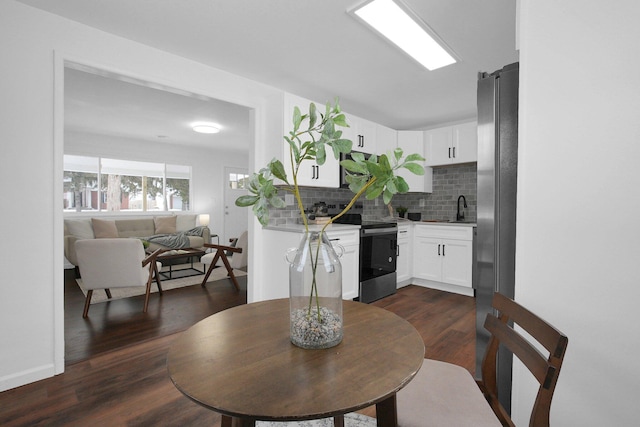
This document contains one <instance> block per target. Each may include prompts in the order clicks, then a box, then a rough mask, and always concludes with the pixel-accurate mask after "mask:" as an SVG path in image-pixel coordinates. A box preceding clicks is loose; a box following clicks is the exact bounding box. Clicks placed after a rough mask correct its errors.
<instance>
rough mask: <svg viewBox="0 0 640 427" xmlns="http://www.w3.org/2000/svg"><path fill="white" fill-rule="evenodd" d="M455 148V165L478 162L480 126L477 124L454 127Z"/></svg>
mask: <svg viewBox="0 0 640 427" xmlns="http://www.w3.org/2000/svg"><path fill="white" fill-rule="evenodd" d="M453 147H454V156H453V159H452V160H453V163H469V162H477V161H478V126H477V124H476V122H470V123H463V124H460V125H456V126H454V129H453Z"/></svg>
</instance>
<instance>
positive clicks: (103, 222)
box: [64, 214, 211, 266]
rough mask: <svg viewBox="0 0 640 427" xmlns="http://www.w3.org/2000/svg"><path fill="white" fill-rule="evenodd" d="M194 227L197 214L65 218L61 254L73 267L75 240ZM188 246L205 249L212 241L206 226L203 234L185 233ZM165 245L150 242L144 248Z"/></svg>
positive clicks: (142, 235)
mask: <svg viewBox="0 0 640 427" xmlns="http://www.w3.org/2000/svg"><path fill="white" fill-rule="evenodd" d="M195 227H196V215H190V214H183V215H164V216H155V217H145V218H126V219H125V218H123V219H111V218H109V219H107V218H77V219H75V218H69V219H65V220H64V256H65V257H66V258H67V260H69V262H70V263H71V264H73V265H75V266H77V265H78V257H77V255H76V247H75V242H76V240H81V239H96V238H114V237H122V238H129V237H138V238H144V237H150V236H154V235H158V234H176V233H180V232H186V231H189V230H193V229H194V228H195ZM187 238H188V239H189V247H191V248H198V249H201V248H204V244H205V243H211V232H210V230H209V228H207V227H203V228H202V236H198V235H194V236H191V235H190V236H187ZM159 248H167V247H166V246H162V245H159V244H157V243H153V242H151V243H150V244H149V247H148V249H147V251H151V252H153V251H155V250H156V249H159Z"/></svg>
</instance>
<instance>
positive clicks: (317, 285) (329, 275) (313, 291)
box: [287, 231, 344, 349]
mask: <svg viewBox="0 0 640 427" xmlns="http://www.w3.org/2000/svg"><path fill="white" fill-rule="evenodd" d="M336 249H337V250H338V253H336ZM343 253H344V248H342V246H340V245H335V246H334V245H332V244H331V242H330V241H329V239H328V238H327V235H326V233H321V232H318V231H310V232H308V233H303V236H302V239H301V241H300V244H299V245H298V247H297V248H292V249H289V251H288V252H287V261H288V262H289V300H290V316H291V317H290V322H291V323H290V326H291V330H290V332H291V342H292V343H293V344H294V345H296V346H298V347H301V348H307V349H321V348H330V347H334V346H336V345H338V344H340V342H341V341H342V334H343V324H342V265H341V264H340V257H341V256H342V254H343Z"/></svg>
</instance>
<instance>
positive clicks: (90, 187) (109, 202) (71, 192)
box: [63, 155, 191, 212]
mask: <svg viewBox="0 0 640 427" xmlns="http://www.w3.org/2000/svg"><path fill="white" fill-rule="evenodd" d="M63 181H64V196H63V197H64V210H65V211H66V212H74V211H75V212H81V211H89V210H91V211H111V212H122V211H133V212H147V211H187V210H189V209H190V205H189V200H190V191H191V167H190V166H183V165H169V164H165V163H152V162H138V161H133V160H118V159H107V158H98V157H84V156H73V155H65V156H64V180H63ZM98 183H99V185H98Z"/></svg>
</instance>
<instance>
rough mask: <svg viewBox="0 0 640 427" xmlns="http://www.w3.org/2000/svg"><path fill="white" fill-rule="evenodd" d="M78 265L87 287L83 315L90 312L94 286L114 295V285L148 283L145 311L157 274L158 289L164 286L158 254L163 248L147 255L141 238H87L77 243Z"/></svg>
mask: <svg viewBox="0 0 640 427" xmlns="http://www.w3.org/2000/svg"><path fill="white" fill-rule="evenodd" d="M75 246H76V254H77V257H78V267H79V269H80V275H81V277H82V286H83V287H84V289H86V290H87V299H86V300H85V304H84V311H83V313H82V317H85V318H86V317H87V316H88V314H89V305H90V304H91V297H92V296H93V290H94V289H104V290H105V292H106V294H107V297H108V298H111V291H110V289H111V288H128V287H136V286H146V296H145V300H144V309H143V312H144V313H146V312H147V308H148V306H149V294H150V293H151V282H152V281H153V279H154V277H155V280H156V283H157V285H158V292H160V293H162V286H161V285H160V279H159V277H158V271H160V268H162V264H160V263H159V262H157V261H156V257H157V256H158V254H159V253H161V252H162V250H157V251H156V252H154V253H153V254H151V255H149V256H145V255H146V254H145V252H144V247H143V246H142V242H141V241H140V240H139V239H121V238H118V239H85V240H78V241H76V242H75Z"/></svg>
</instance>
